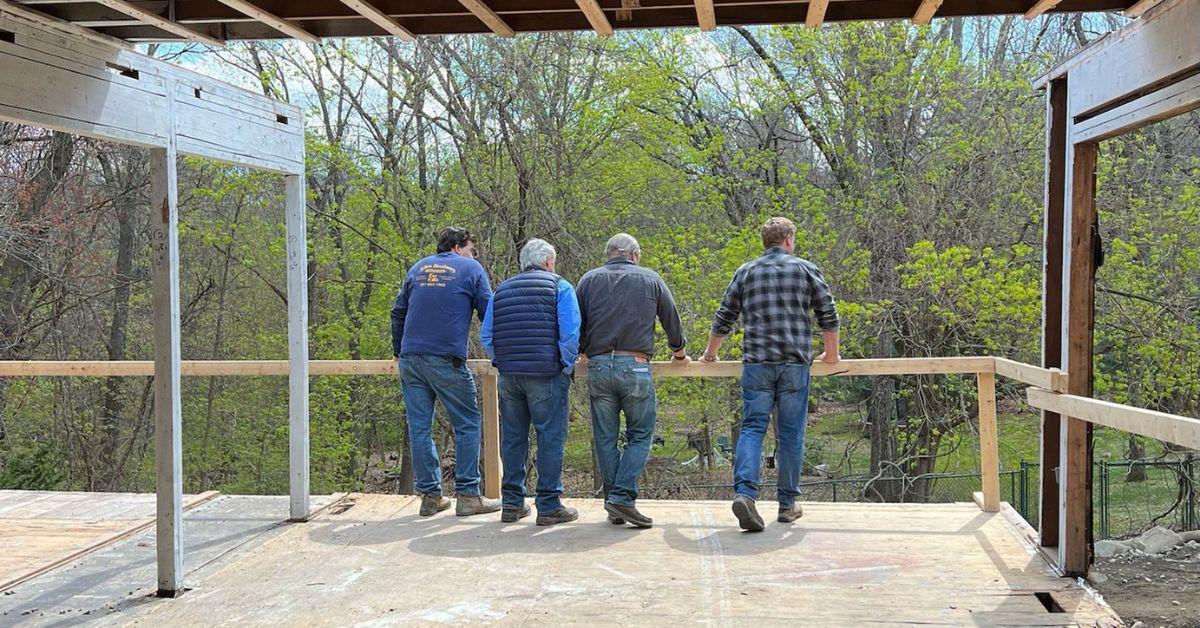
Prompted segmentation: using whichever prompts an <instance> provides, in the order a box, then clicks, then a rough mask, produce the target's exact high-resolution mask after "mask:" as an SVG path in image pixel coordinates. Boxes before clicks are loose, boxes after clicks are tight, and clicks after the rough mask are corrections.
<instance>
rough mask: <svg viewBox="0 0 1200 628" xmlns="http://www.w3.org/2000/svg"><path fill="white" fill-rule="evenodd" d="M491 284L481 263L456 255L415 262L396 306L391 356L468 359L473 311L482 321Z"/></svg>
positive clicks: (393, 318) (490, 297)
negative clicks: (440, 356)
mask: <svg viewBox="0 0 1200 628" xmlns="http://www.w3.org/2000/svg"><path fill="white" fill-rule="evenodd" d="M491 300H492V286H491V284H490V283H489V282H488V276H487V272H486V271H484V270H483V266H480V265H479V262H477V261H475V260H473V259H471V258H469V257H463V256H461V255H458V254H456V253H454V252H451V251H447V252H446V253H438V254H437V255H431V256H429V257H426V258H425V259H423V260H421V261H419V262H417V263H416V264H413V267H412V268H411V269H409V271H408V277H406V278H405V279H404V287H402V288H400V294H398V295H396V303H395V304H394V305H393V306H392V355H393V356H405V355H417V354H425V355H449V356H454V357H457V358H462V359H464V360H465V359H466V358H467V334H468V333H469V332H470V330H471V312H476V313H478V314H479V318H480V319H481V320H482V319H483V315H484V313H485V311H486V310H487V306H488V304H489V303H491Z"/></svg>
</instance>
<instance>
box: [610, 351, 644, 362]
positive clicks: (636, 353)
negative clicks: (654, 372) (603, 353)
mask: <svg viewBox="0 0 1200 628" xmlns="http://www.w3.org/2000/svg"><path fill="white" fill-rule="evenodd" d="M609 355H628V356H632V357H633V359H634V360H637V361H638V362H649V361H650V356H648V355H646V354H645V353H642V352H641V351H611V352H609Z"/></svg>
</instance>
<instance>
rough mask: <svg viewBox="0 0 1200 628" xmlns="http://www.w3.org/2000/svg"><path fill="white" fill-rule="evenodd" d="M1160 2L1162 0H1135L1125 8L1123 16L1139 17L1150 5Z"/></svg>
mask: <svg viewBox="0 0 1200 628" xmlns="http://www.w3.org/2000/svg"><path fill="white" fill-rule="evenodd" d="M1159 2H1162V0H1137V2H1134V3H1133V6H1131V7H1129V8H1128V9H1125V17H1141V16H1142V14H1143V13H1145V12H1146V11H1148V10H1150V7H1152V6H1154V5H1156V4H1158V3H1159Z"/></svg>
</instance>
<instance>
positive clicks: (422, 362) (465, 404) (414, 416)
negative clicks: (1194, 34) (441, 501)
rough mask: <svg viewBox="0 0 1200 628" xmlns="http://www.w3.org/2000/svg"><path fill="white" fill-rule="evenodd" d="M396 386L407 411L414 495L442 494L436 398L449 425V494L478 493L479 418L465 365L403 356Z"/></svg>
mask: <svg viewBox="0 0 1200 628" xmlns="http://www.w3.org/2000/svg"><path fill="white" fill-rule="evenodd" d="M455 362H457V366H456V365H455ZM400 384H401V387H402V388H403V389H404V405H405V406H407V408H408V439H409V442H410V443H412V457H413V476H414V477H415V479H416V489H417V492H418V493H423V494H428V495H440V494H441V493H442V463H441V460H439V459H438V453H437V447H436V446H435V445H434V444H433V403H434V400H436V399H440V400H441V401H442V406H444V407H445V408H446V413H447V414H449V415H450V424H451V425H452V426H454V458H455V460H454V492H455V493H457V494H458V495H467V496H472V495H478V494H479V434H480V431H481V430H482V426H483V417H481V416H480V414H479V403H478V401H477V400H476V399H475V378H473V377H471V371H470V370H469V369H468V368H467V365H466V362H464V361H463V360H457V361H456V360H454V359H452V358H449V357H446V356H440V355H407V356H404V357H402V358H400Z"/></svg>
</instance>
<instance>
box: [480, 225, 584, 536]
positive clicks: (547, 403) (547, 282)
mask: <svg viewBox="0 0 1200 628" xmlns="http://www.w3.org/2000/svg"><path fill="white" fill-rule="evenodd" d="M555 257H556V255H555V251H554V247H553V246H551V245H550V243H549V242H546V241H545V240H539V239H537V238H534V239H532V240H530V241H529V242H527V243H526V244H525V246H524V247H523V248H522V249H521V255H520V257H519V258H518V259H519V261H520V264H521V269H522V270H521V272H520V273H519V274H517V275H516V276H514V277H511V278H509V279H508V280H507V281H505V282H504V283H502V284H500V287H499V288H497V289H496V294H495V295H494V296H493V297H492V303H491V305H489V306H488V309H487V314H486V315H485V316H484V317H483V329H482V330H481V332H480V337H481V338H482V340H483V346H484V348H486V349H487V352H488V355H490V356H491V357H492V364H493V365H495V366H496V368H497V370H499V371H500V449H501V458H502V459H503V461H504V479H503V483H502V486H501V490H502V491H503V493H504V495H503V497H504V500H503V501H504V510H503V512H502V513H501V514H500V521H502V522H504V523H514V522H516V521H517V520H519V519H521V518H524V517H526V516H528V515H529V506H527V505H525V458H526V456H527V455H528V453H529V427H530V426H531V425H532V426H533V429H534V431H536V432H537V473H538V478H537V511H538V516H537V524H538V525H539V526H552V525H554V524H556V523H566V522H568V521H574V520H576V519H578V518H579V513H578V512H576V510H575V509H574V508H569V507H567V506H564V505H563V503H562V501H561V500H560V499H559V498H560V497H561V496H562V492H563V485H562V462H563V452H564V450H565V448H566V445H567V411H568V406H569V403H568V402H569V401H570V400H569V399H568V398H567V393H568V391H569V390H570V387H571V373H572V372H573V371H574V370H575V358H576V357H577V356H578V355H579V323H580V318H579V303H578V302H577V301H576V300H575V289H574V288H572V287H571V284H569V283H567V281H566V280H565V279H563V278H562V277H559V276H558V275H556V274H554V261H555Z"/></svg>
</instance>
